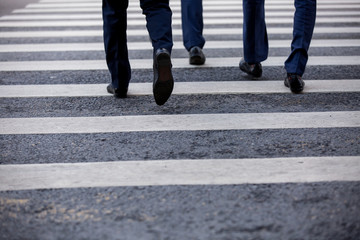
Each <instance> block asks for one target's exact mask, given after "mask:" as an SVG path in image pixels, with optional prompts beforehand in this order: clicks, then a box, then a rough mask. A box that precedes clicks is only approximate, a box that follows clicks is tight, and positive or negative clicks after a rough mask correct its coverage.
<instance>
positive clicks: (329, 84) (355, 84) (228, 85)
mask: <svg viewBox="0 0 360 240" xmlns="http://www.w3.org/2000/svg"><path fill="white" fill-rule="evenodd" d="M106 85H107V84H61V85H60V84H58V85H57V86H56V87H54V85H51V84H48V85H44V84H43V85H25V84H24V85H4V86H0V96H1V97H2V98H29V97H86V96H87V97H95V96H108V97H110V96H111V95H109V94H108V93H107V92H106V90H105V89H106ZM306 85H307V86H308V87H307V88H306V89H305V90H304V93H320V92H326V93H330V92H360V79H341V80H331V81H328V80H306ZM247 93H284V94H290V92H289V89H288V88H286V87H284V86H283V85H282V84H279V81H269V80H267V81H256V82H243V81H238V82H235V81H227V82H221V81H217V82H211V81H207V82H177V83H176V85H175V87H174V91H173V94H174V95H186V94H192V95H194V94H247ZM144 95H152V83H130V90H129V96H144Z"/></svg>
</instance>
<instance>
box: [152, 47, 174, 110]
mask: <svg viewBox="0 0 360 240" xmlns="http://www.w3.org/2000/svg"><path fill="white" fill-rule="evenodd" d="M153 68H154V82H153V94H154V98H155V102H156V104H157V105H163V104H165V103H166V101H167V100H168V99H169V97H170V95H171V93H172V91H173V88H174V79H173V76H172V72H171V68H172V64H171V57H170V53H169V51H168V50H166V49H165V48H161V49H158V50H157V51H156V53H155V56H154V65H153Z"/></svg>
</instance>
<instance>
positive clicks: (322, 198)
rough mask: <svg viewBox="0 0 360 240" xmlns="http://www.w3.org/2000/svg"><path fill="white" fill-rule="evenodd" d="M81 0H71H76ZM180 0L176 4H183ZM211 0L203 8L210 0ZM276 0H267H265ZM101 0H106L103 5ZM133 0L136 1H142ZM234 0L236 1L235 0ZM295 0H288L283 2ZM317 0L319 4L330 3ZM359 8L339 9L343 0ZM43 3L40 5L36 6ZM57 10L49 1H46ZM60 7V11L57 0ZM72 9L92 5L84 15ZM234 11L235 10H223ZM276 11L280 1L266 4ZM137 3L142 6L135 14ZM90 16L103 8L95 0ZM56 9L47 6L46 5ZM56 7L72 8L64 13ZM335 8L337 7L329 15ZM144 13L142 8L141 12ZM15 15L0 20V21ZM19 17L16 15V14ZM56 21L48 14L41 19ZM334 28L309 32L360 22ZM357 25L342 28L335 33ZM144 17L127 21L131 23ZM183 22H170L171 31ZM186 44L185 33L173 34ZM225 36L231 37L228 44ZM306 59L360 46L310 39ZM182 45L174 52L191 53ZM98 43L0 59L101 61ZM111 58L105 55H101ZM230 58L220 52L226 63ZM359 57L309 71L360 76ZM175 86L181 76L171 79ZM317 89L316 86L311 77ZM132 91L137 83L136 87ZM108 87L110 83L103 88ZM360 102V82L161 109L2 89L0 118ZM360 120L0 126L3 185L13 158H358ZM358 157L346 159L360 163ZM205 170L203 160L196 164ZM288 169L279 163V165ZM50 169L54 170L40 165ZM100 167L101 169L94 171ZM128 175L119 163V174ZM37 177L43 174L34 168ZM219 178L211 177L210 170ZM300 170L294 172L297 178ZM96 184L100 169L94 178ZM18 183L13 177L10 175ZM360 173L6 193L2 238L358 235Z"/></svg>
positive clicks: (196, 97) (214, 77) (48, 74)
mask: <svg viewBox="0 0 360 240" xmlns="http://www.w3.org/2000/svg"><path fill="white" fill-rule="evenodd" d="M36 2H37V1H9V0H0V4H1V5H0V6H1V7H0V9H1V11H0V16H4V15H5V16H6V15H11V16H21V15H35V14H36V15H42V14H46V13H36V12H27V13H11V12H12V10H14V9H22V10H23V9H24V7H25V6H26V4H28V3H36ZM74 2H76V1H74ZM176 2H178V1H174V3H176ZM209 2H212V1H210V0H204V11H207V12H219V11H220V10H219V11H215V10H207V4H208V3H209ZM267 2H269V3H270V5H271V4H272V3H271V1H270V0H269V1H267ZM330 2H331V5H334V4H335V5H336V4H337V6H338V7H328V8H325V9H324V8H322V7H320V8H319V9H318V12H324V11H330V12H335V11H340V10H341V11H347V12H349V14H348V15H344V16H340V17H344V18H346V17H359V15H358V13H354V12H356V11H360V5H359V3H357V2H356V1H352V0H348V1H346V3H343V2H342V1H330ZM48 4H51V3H48ZM99 4H100V3H99ZM137 4H138V3H137V1H132V5H133V6H136V5H137ZM233 4H235V5H236V6H238V5H240V6H241V3H240V2H239V3H236V2H234V3H233ZM284 4H285V5H290V4H288V3H282V4H279V5H284ZM329 4H330V3H329V1H326V0H323V1H318V5H320V6H325V5H329ZM344 4H346V5H353V7H351V8H349V7H344V6H343V5H344ZM35 9H36V5H35ZM49 9H51V8H49ZM54 9H55V8H54ZM80 10H81V8H80V9H79V12H78V13H76V14H80V15H81V14H86V13H87V12H81V11H80ZM227 11H229V12H232V11H231V10H227ZM268 11H270V12H284V10H277V9H275V10H274V9H270V10H268ZM138 12H139V11H138ZM92 13H98V14H100V8H98V9H96V8H93V10H92ZM47 14H49V13H47ZM50 14H54V15H56V14H70V13H69V12H66V10H64V12H62V13H52V12H51V11H50ZM330 16H331V14H330ZM139 18H142V17H141V16H140V12H139ZM3 21H9V20H3V19H1V18H0V22H3ZM13 21H16V20H13ZM44 21H50V20H44ZM291 26H292V23H290V22H286V21H284V23H283V24H269V25H268V28H270V29H278V28H284V27H286V28H291ZM222 27H225V28H236V29H239V28H241V25H239V24H227V25H205V28H207V29H213V28H222ZM316 27H317V28H321V27H328V28H329V32H323V33H315V34H314V39H320V40H321V39H323V40H324V41H325V40H327V39H338V40H339V41H340V42H341V41H342V40H344V39H358V40H359V41H360V22H359V21H354V22H351V23H330V22H329V23H326V22H325V23H318V24H317V25H316ZM347 27H350V28H351V29H352V31H349V32H346V31H344V32H343V33H337V30H339V29H341V30H344V29H345V30H346V28H347ZM133 29H140V30H141V29H142V30H144V31H145V26H129V30H133ZM176 29H179V26H174V30H176ZM83 30H95V31H100V32H101V27H96V26H90V27H79V26H77V27H53V28H52V27H0V35H1V33H4V32H23V31H25V32H43V31H60V32H61V31H73V32H79V31H83ZM205 37H206V39H207V41H208V42H211V41H233V40H241V38H242V36H241V34H228V35H226V34H225V35H217V34H208V35H205ZM269 38H270V39H272V40H280V39H291V32H289V33H280V34H269ZM174 39H175V40H176V41H181V36H180V35H176V36H175V37H174ZM101 41H102V39H101V36H98V35H97V34H94V35H92V36H89V37H79V36H74V37H22V38H19V37H18V38H7V37H1V36H0V44H1V45H6V44H45V43H85V42H87V43H92V42H96V43H101ZM129 41H130V42H145V41H148V37H147V36H146V35H141V36H129ZM224 44H226V43H224ZM204 51H205V54H206V55H207V57H218V58H226V57H235V58H238V59H239V60H240V57H241V55H242V49H240V48H234V49H207V48H206V46H205V49H204ZM289 51H290V49H289V48H284V47H281V48H272V49H271V51H270V56H286V55H287V54H288V53H289ZM309 53H310V58H311V56H338V58H339V60H338V61H339V63H341V61H342V58H341V57H342V56H360V47H358V46H348V47H336V46H331V47H325V46H324V47H312V48H311V50H310V52H309ZM129 55H130V58H131V59H150V58H151V49H146V50H131V51H130V53H129ZM186 57H187V53H186V51H185V50H182V49H176V50H174V52H173V58H186ZM102 59H104V53H103V51H55V50H54V51H49V52H17V53H13V52H0V62H8V61H14V62H21V61H44V64H46V61H56V60H102ZM104 61H105V60H104ZM224 61H225V60H224ZM359 64H360V61H359V62H354V63H353V64H351V65H345V66H344V65H339V66H336V65H332V66H330V65H328V66H322V65H321V63H319V65H314V66H309V67H308V68H307V70H306V73H305V75H304V79H305V82H306V81H307V80H310V79H311V80H327V81H333V80H339V79H340V80H345V79H353V80H357V81H360V80H359V76H358V72H359V71H360V65H359ZM173 72H174V77H175V79H176V82H210V81H244V82H248V81H253V80H252V79H250V78H249V77H248V76H246V75H244V74H243V73H241V72H240V70H239V69H238V68H237V67H210V68H191V69H179V68H177V69H174V71H173ZM284 74H285V71H284V69H283V67H282V66H268V67H264V75H263V77H262V78H261V79H260V80H258V81H264V82H265V81H268V80H272V81H274V80H275V81H278V82H279V85H281V86H282V85H283V78H284ZM0 76H1V77H0V87H1V86H5V85H42V84H50V85H52V86H53V87H54V88H56V86H57V85H60V84H61V85H65V84H102V83H107V82H109V73H108V72H107V71H105V70H57V71H3V70H1V69H0ZM132 82H133V83H150V82H152V71H151V70H149V69H135V70H133V78H132ZM175 84H176V83H175ZM306 87H308V88H311V85H310V86H308V85H307V86H306ZM130 88H131V87H130ZM104 91H105V89H104ZM337 111H360V89H356V88H355V89H354V90H353V91H352V92H341V91H339V92H332V93H329V92H313V93H304V94H298V95H293V94H290V93H258V94H253V93H245V94H221V93H218V94H216V93H215V94H214V93H212V94H210V93H204V94H192V95H181V94H180V95H173V96H171V98H170V99H169V101H168V102H167V103H166V104H165V105H164V106H161V107H159V106H157V105H156V104H155V102H154V100H153V97H152V95H151V92H149V94H148V95H145V96H144V95H130V96H129V98H128V99H125V100H124V99H115V98H113V97H112V96H101V97H96V96H89V97H60V96H57V97H56V96H55V97H34V98H21V97H16V98H5V97H2V96H0V118H22V119H25V120H26V119H29V118H39V117H45V118H55V117H67V118H76V117H85V118H86V117H109V116H133V115H136V116H144V115H145V116H147V115H160V114H162V115H183V114H194V115H196V114H209V113H211V114H219V113H221V114H232V113H254V114H256V113H277V112H279V113H286V112H297V113H309V112H337ZM359 146H360V127H355V128H354V127H334V128H301V129H285V128H284V129H261V126H259V129H251V130H202V131H190V130H189V131H155V132H150V131H144V132H131V133H127V132H117V133H115V132H112V133H87V134H85V133H84V134H82V133H67V134H63V133H57V134H3V133H0V149H1V152H0V184H1V171H3V169H2V168H1V167H3V166H11V165H15V164H20V165H33V164H55V163H65V164H70V163H71V164H75V163H76V164H81V163H88V162H93V163H100V164H101V163H102V162H128V161H135V162H136V161H139V162H140V161H144V160H145V161H148V162H150V163H151V162H152V161H155V160H163V161H164V162H166V161H171V160H175V159H176V160H182V159H194V160H195V159H196V160H197V159H200V160H203V161H204V163H206V161H207V160H209V159H239V161H241V159H245V158H246V159H248V158H249V159H253V158H266V159H269V161H271V159H272V158H285V159H286V158H290V157H297V158H299V162H301V159H303V158H306V157H331V156H355V157H358V156H360V148H359ZM359 166H360V160H359V164H358V165H356V166H347V167H349V168H350V167H352V168H354V169H358V168H359ZM201 171H202V169H199V173H201ZM281 171H282V169H279V170H278V172H280V173H281ZM46 174H51V173H44V175H46ZM101 174H102V173H101V172H99V175H101ZM119 174H121V172H119ZM38 177H39V179H41V178H42V177H43V176H42V175H39V176H38ZM214 177H216V176H214ZM294 177H295V176H294ZM94 181H96V176H95V177H94ZM15 182H16V180H15ZM359 216H360V179H359V181H341V180H338V181H331V182H329V181H325V182H305V183H278V184H274V183H262V184H237V185H213V184H211V183H208V184H202V185H187V184H184V185H176V186H166V185H165V186H134V187H125V186H123V187H121V186H120V187H112V186H108V187H102V188H91V187H83V188H59V189H43V188H41V186H39V187H38V188H34V189H32V190H21V191H11V190H8V191H0V239H121V240H122V239H126V240H127V239H130V240H132V239H134V240H135V239H136V240H138V239H145V240H148V239H150V240H151V239H154V240H155V239H206V240H207V239H229V240H233V239H292V240H296V239H317V240H322V239H324V240H325V239H326V240H327V239H334V240H337V239H339V240H343V239H351V240H357V239H359V236H360V217H359Z"/></svg>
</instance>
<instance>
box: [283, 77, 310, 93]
mask: <svg viewBox="0 0 360 240" xmlns="http://www.w3.org/2000/svg"><path fill="white" fill-rule="evenodd" d="M284 84H285V86H286V87H288V88H290V90H291V92H293V93H301V92H302V91H303V90H304V87H305V82H304V81H303V80H302V79H301V76H299V75H296V74H293V73H288V74H287V77H286V78H285V81H284Z"/></svg>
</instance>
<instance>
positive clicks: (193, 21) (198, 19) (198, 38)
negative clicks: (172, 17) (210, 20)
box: [181, 0, 206, 65]
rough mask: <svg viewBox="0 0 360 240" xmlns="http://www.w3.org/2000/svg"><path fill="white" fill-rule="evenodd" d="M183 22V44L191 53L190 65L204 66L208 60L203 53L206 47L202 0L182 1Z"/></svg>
mask: <svg viewBox="0 0 360 240" xmlns="http://www.w3.org/2000/svg"><path fill="white" fill-rule="evenodd" d="M181 20H182V33H183V42H184V46H185V49H186V50H187V51H188V52H189V63H190V64H192V65H203V64H204V63H205V61H206V58H205V55H204V53H203V51H202V49H203V47H204V45H205V39H204V37H203V28H204V23H203V6H202V0H181Z"/></svg>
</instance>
